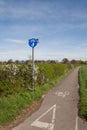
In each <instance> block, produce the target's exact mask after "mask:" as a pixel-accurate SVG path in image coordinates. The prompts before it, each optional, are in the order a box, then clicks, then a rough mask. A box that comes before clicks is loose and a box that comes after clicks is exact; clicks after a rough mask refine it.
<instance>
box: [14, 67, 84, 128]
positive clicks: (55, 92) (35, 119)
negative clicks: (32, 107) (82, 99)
mask: <svg viewBox="0 0 87 130" xmlns="http://www.w3.org/2000/svg"><path fill="white" fill-rule="evenodd" d="M78 69H79V68H76V69H75V70H74V71H73V72H72V73H71V74H70V75H69V76H68V77H66V78H65V79H64V80H63V81H62V82H60V83H59V84H57V85H56V87H55V88H53V89H52V90H51V91H50V92H49V93H48V94H47V95H46V97H45V98H44V101H43V103H42V105H41V107H40V109H39V110H38V111H37V112H35V113H34V114H32V116H30V117H29V118H27V119H26V120H25V121H24V122H23V123H21V124H20V125H18V126H17V127H15V128H13V129H12V130H87V123H85V122H83V121H82V120H81V119H79V118H78V108H77V106H78V100H79V96H78V88H79V85H78Z"/></svg>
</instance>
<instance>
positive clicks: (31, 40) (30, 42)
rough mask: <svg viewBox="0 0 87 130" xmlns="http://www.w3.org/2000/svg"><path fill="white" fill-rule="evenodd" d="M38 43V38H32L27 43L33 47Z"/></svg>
mask: <svg viewBox="0 0 87 130" xmlns="http://www.w3.org/2000/svg"><path fill="white" fill-rule="evenodd" d="M37 43H38V39H35V38H32V39H30V40H29V42H28V44H29V46H30V47H32V48H34V47H35V46H37Z"/></svg>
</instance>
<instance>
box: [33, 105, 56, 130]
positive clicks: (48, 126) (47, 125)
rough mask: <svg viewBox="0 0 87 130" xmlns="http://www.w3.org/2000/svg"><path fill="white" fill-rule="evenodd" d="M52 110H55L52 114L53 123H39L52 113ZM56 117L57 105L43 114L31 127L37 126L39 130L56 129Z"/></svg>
mask: <svg viewBox="0 0 87 130" xmlns="http://www.w3.org/2000/svg"><path fill="white" fill-rule="evenodd" d="M51 110H53V111H52V112H53V113H52V122H51V123H47V122H42V121H39V120H40V119H41V118H42V117H44V116H45V115H46V114H47V113H48V112H50V111H51ZM55 116H56V104H55V105H53V106H52V107H51V108H50V109H48V110H47V111H46V112H45V113H43V114H42V115H41V116H40V117H39V118H37V119H36V120H35V121H34V122H33V123H32V124H31V126H36V127H39V128H44V129H48V130H53V129H54V123H55Z"/></svg>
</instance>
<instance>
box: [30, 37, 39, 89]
mask: <svg viewBox="0 0 87 130" xmlns="http://www.w3.org/2000/svg"><path fill="white" fill-rule="evenodd" d="M37 43H38V39H35V38H32V39H30V40H29V42H28V44H29V46H30V47H32V91H34V47H35V46H37Z"/></svg>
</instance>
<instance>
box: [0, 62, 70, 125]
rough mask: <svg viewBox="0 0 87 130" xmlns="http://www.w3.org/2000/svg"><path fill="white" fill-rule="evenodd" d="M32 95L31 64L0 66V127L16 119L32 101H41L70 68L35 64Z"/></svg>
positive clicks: (64, 65) (49, 64)
mask: <svg viewBox="0 0 87 130" xmlns="http://www.w3.org/2000/svg"><path fill="white" fill-rule="evenodd" d="M34 71H35V77H34V81H35V82H34V84H35V90H34V93H33V92H32V91H30V88H31V87H32V67H31V64H25V63H23V64H14V63H12V64H5V65H2V66H0V125H5V124H8V123H9V122H11V121H12V120H14V119H15V118H16V116H17V115H19V114H20V113H21V111H22V110H23V109H24V108H26V107H27V106H28V105H29V104H32V103H33V102H34V101H36V100H39V99H41V97H42V95H43V93H44V92H46V91H47V90H49V89H51V88H52V87H54V86H55V84H56V83H57V82H58V80H60V79H61V78H63V76H65V75H66V74H67V73H68V72H69V71H70V67H68V66H67V65H66V64H59V63H37V64H36V65H35V68H34Z"/></svg>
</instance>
